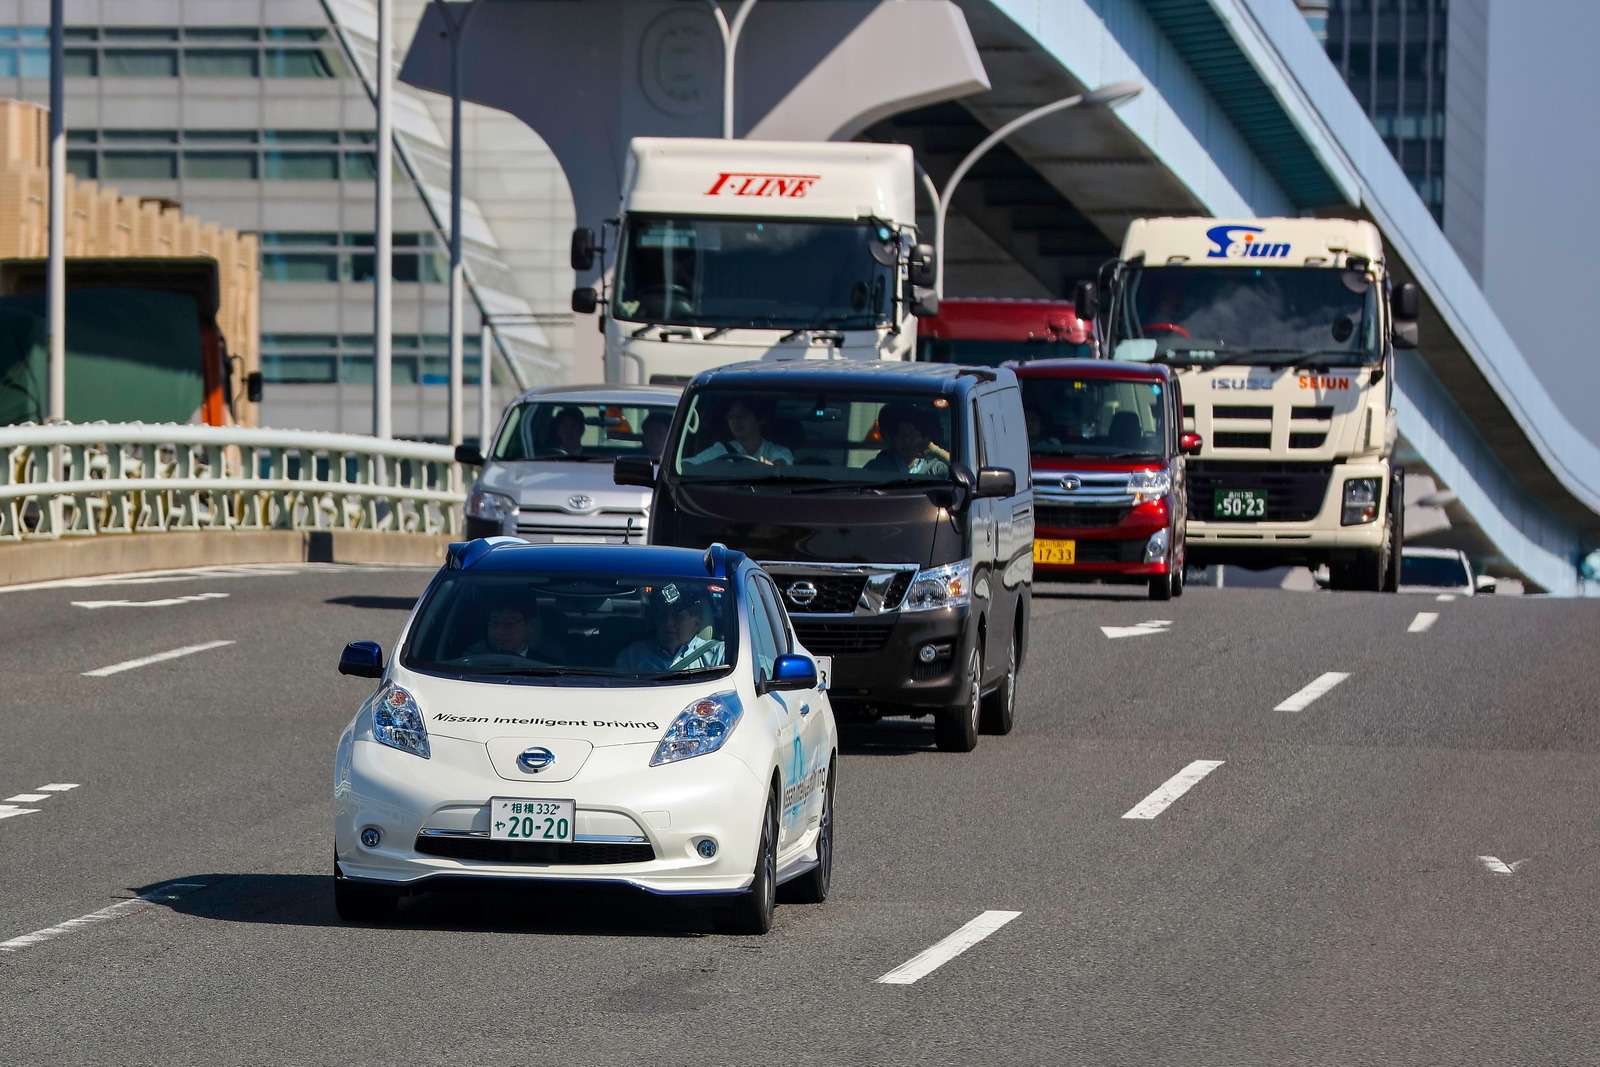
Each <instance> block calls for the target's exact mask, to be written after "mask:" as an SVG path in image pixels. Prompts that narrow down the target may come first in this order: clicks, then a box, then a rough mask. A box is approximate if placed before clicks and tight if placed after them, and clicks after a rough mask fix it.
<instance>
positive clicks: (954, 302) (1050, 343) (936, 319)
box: [917, 299, 1094, 367]
mask: <svg viewBox="0 0 1600 1067" xmlns="http://www.w3.org/2000/svg"><path fill="white" fill-rule="evenodd" d="M1093 355H1094V330H1093V328H1092V326H1091V324H1090V323H1089V322H1088V321H1087V320H1085V319H1080V318H1078V316H1077V313H1076V312H1074V311H1073V309H1072V304H1070V303H1068V302H1066V301H1063V300H1005V299H990V300H971V299H949V300H941V301H939V313H938V314H937V315H931V316H929V317H927V318H923V319H918V320H917V361H918V362H919V363H962V364H965V365H967V366H969V367H998V366H999V365H1000V364H1002V363H1005V362H1008V361H1011V360H1016V361H1018V362H1030V361H1032V360H1036V359H1060V358H1062V357H1066V356H1093Z"/></svg>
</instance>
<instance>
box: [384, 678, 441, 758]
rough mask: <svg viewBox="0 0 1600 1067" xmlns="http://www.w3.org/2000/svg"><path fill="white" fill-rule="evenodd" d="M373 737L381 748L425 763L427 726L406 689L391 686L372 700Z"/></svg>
mask: <svg viewBox="0 0 1600 1067" xmlns="http://www.w3.org/2000/svg"><path fill="white" fill-rule="evenodd" d="M372 737H373V740H375V741H377V742H378V744H380V745H388V746H389V747H390V748H398V749H399V750H400V751H401V752H409V753H411V754H412V755H413V756H421V757H422V758H423V759H427V758H428V757H429V756H430V755H432V752H431V750H430V749H429V748H428V726H427V724H426V723H425V722H423V719H422V709H421V708H419V707H418V706H417V698H416V697H414V696H412V695H411V691H410V690H409V689H404V688H402V687H400V686H398V685H391V686H389V687H387V688H385V689H380V690H378V691H377V692H376V693H374V694H373V696H372Z"/></svg>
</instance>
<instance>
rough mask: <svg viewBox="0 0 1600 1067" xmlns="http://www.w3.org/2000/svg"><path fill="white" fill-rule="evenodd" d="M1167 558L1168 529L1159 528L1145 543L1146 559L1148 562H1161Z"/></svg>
mask: <svg viewBox="0 0 1600 1067" xmlns="http://www.w3.org/2000/svg"><path fill="white" fill-rule="evenodd" d="M1166 558H1167V531H1166V530H1165V529H1161V530H1157V531H1156V532H1155V533H1153V534H1151V535H1150V540H1148V541H1146V542H1145V543H1144V561H1145V562H1146V563H1160V562H1161V561H1162V560H1164V559H1166Z"/></svg>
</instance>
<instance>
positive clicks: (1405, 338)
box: [1394, 319, 1417, 348]
mask: <svg viewBox="0 0 1600 1067" xmlns="http://www.w3.org/2000/svg"><path fill="white" fill-rule="evenodd" d="M1394 346H1395V347H1396V348H1416V347H1417V323H1416V320H1412V321H1411V322H1401V321H1400V320H1398V319H1396V320H1395V324H1394Z"/></svg>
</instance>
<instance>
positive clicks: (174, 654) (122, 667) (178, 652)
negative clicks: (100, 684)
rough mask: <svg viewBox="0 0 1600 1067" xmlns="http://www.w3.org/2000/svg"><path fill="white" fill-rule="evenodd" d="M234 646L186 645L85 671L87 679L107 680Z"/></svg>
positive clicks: (213, 644) (229, 642)
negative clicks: (125, 673)
mask: <svg viewBox="0 0 1600 1067" xmlns="http://www.w3.org/2000/svg"><path fill="white" fill-rule="evenodd" d="M231 644H233V642H232V641H207V642H206V643H205V644H203V645H185V646H184V647H183V648H174V649H172V650H171V651H170V652H157V653H156V654H155V655H153V656H142V657H140V658H139V659H130V660H125V661H123V662H122V663H113V664H112V665H111V666H109V667H100V668H97V669H96V670H92V671H84V672H83V676H84V677H85V678H106V677H109V676H110V675H113V674H121V673H122V672H123V671H131V670H134V669H136V668H138V667H148V666H150V664H152V663H165V662H166V661H167V660H169V659H181V658H182V657H184V656H192V655H194V654H195V653H196V652H208V651H210V650H211V649H213V648H223V647H225V646H227V645H231Z"/></svg>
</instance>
